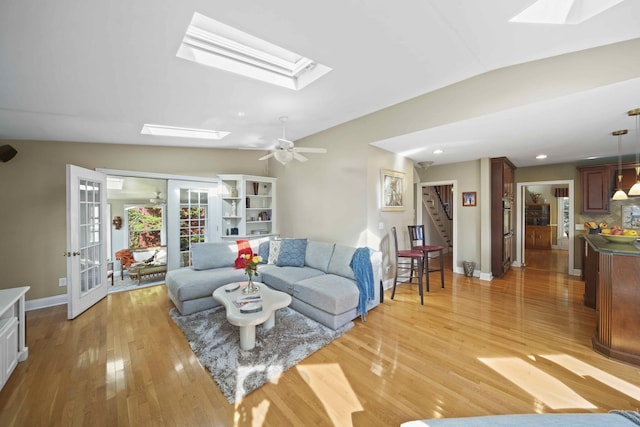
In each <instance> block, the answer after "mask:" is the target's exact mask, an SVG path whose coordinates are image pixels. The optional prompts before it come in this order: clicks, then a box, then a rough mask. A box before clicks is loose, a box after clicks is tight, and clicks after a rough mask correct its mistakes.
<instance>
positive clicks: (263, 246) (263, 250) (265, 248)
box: [258, 241, 270, 264]
mask: <svg viewBox="0 0 640 427" xmlns="http://www.w3.org/2000/svg"><path fill="white" fill-rule="evenodd" d="M269 243H270V242H269V241H267V242H262V243H260V245H259V246H258V255H260V258H262V261H260V264H266V263H267V261H269Z"/></svg>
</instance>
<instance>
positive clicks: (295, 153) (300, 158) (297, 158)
mask: <svg viewBox="0 0 640 427" xmlns="http://www.w3.org/2000/svg"><path fill="white" fill-rule="evenodd" d="M293 158H294V159H296V160H298V161H300V162H306V161H307V160H309V159H307V158H306V157H305V156H302V155H300V154H298V153H297V152H295V151H294V152H293Z"/></svg>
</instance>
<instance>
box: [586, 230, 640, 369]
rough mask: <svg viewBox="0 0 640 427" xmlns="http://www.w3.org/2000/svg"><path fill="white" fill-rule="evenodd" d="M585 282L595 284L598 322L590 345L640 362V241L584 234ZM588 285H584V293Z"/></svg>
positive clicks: (606, 352) (611, 355)
mask: <svg viewBox="0 0 640 427" xmlns="http://www.w3.org/2000/svg"><path fill="white" fill-rule="evenodd" d="M581 237H583V238H584V240H585V242H586V248H585V249H586V253H587V260H588V261H587V265H584V266H583V270H584V271H585V272H586V273H585V282H586V283H587V284H588V283H589V282H591V283H593V284H594V285H595V296H594V297H595V298H594V299H595V309H596V311H597V325H596V330H595V333H594V334H593V338H592V340H591V341H592V345H593V349H594V350H595V351H597V352H598V353H601V354H603V355H605V356H608V357H610V358H612V359H616V360H620V361H623V362H626V363H630V364H633V365H637V366H640V334H638V332H637V325H639V324H640V310H638V307H640V275H638V271H640V245H638V243H637V242H636V243H633V244H628V243H610V242H609V241H608V240H606V239H605V238H603V237H601V236H598V235H596V234H584V235H582V236H581ZM586 288H587V285H585V297H586V292H587V290H586Z"/></svg>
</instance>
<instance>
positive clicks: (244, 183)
mask: <svg viewBox="0 0 640 427" xmlns="http://www.w3.org/2000/svg"><path fill="white" fill-rule="evenodd" d="M218 177H219V178H220V208H221V215H220V217H221V224H220V233H221V238H223V239H239V238H242V239H251V238H257V237H262V236H273V235H276V234H277V233H278V229H277V226H276V225H277V222H276V180H277V178H270V177H261V176H251V175H219V176H218Z"/></svg>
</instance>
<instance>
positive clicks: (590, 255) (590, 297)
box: [582, 239, 599, 308]
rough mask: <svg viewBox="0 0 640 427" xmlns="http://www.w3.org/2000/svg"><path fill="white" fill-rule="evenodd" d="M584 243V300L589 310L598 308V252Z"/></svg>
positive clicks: (585, 241)
mask: <svg viewBox="0 0 640 427" xmlns="http://www.w3.org/2000/svg"><path fill="white" fill-rule="evenodd" d="M583 241H584V249H583V253H582V255H583V257H582V275H583V279H584V299H583V303H584V305H586V306H587V307H589V308H596V300H597V299H598V295H597V291H598V288H597V284H598V262H599V259H598V252H596V250H595V249H594V248H593V247H592V246H591V245H589V243H587V240H586V239H583Z"/></svg>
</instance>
